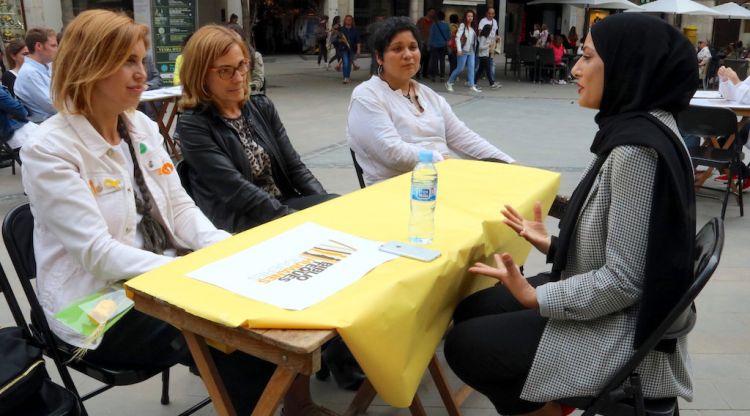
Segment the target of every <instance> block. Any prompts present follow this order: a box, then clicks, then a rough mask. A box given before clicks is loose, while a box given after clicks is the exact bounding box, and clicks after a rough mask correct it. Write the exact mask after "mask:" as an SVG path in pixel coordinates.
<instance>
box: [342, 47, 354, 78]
mask: <svg viewBox="0 0 750 416" xmlns="http://www.w3.org/2000/svg"><path fill="white" fill-rule="evenodd" d="M352 55H353V54H352V51H349V50H347V51H344V52H343V53H342V54H341V58H342V60H343V64H342V69H341V71H342V72H343V73H344V79H348V78H351V76H352V62H353V61H354V59H352V58H353V57H352Z"/></svg>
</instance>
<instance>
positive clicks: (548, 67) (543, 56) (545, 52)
mask: <svg viewBox="0 0 750 416" xmlns="http://www.w3.org/2000/svg"><path fill="white" fill-rule="evenodd" d="M537 49H538V51H537V52H538V56H539V79H540V82H541V75H542V73H544V72H545V71H550V72H551V73H552V80H553V81H557V80H559V79H560V78H559V77H558V73H559V72H560V71H565V65H563V64H560V65H557V64H556V63H555V53H554V52H553V51H552V49H550V48H537Z"/></svg>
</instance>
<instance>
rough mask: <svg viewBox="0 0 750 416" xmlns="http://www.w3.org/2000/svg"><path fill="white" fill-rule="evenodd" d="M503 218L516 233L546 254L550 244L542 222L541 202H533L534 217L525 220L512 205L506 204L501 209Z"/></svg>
mask: <svg viewBox="0 0 750 416" xmlns="http://www.w3.org/2000/svg"><path fill="white" fill-rule="evenodd" d="M501 212H502V214H503V216H504V217H505V219H504V220H503V222H504V223H505V224H506V225H507V226H508V227H510V228H512V229H513V230H515V231H516V232H517V233H518V235H520V236H521V237H523V238H525V239H526V241H528V242H529V243H531V244H532V245H533V246H534V247H536V249H537V250H539V251H541V252H542V253H544V254H547V252H548V251H549V246H550V242H551V239H550V236H549V233H547V227H545V226H544V223H543V222H542V204H541V203H540V202H539V201H537V202H535V203H534V219H533V220H527V219H525V218H523V217H522V216H521V214H519V213H518V211H516V210H515V209H514V208H513V207H512V206H510V205H506V206H505V209H504V210H502V211H501Z"/></svg>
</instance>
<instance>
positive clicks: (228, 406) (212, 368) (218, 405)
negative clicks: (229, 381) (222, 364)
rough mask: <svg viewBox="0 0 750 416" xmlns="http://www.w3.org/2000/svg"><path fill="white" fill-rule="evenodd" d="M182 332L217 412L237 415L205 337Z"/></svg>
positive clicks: (230, 415) (225, 415)
mask: <svg viewBox="0 0 750 416" xmlns="http://www.w3.org/2000/svg"><path fill="white" fill-rule="evenodd" d="M182 334H183V335H184V336H185V340H186V341H187V344H188V348H190V353H191V354H192V355H193V360H195V365H196V366H198V371H200V375H201V378H202V379H203V383H204V384H205V385H206V389H207V390H208V395H209V396H210V397H211V401H212V402H213V404H214V408H215V409H216V413H218V414H219V416H236V415H237V413H236V412H235V410H234V406H233V405H232V401H231V400H230V399H229V394H227V391H226V389H225V388H224V382H223V381H222V380H221V376H220V375H219V371H218V370H217V369H216V365H215V364H214V360H213V358H212V357H211V353H210V352H209V351H208V345H206V340H205V338H203V337H202V336H200V335H197V334H194V333H192V332H190V331H185V330H183V331H182Z"/></svg>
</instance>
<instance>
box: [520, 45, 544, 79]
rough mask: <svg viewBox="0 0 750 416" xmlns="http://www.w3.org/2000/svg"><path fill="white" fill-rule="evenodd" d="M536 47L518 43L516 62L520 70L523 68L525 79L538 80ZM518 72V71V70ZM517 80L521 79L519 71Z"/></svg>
mask: <svg viewBox="0 0 750 416" xmlns="http://www.w3.org/2000/svg"><path fill="white" fill-rule="evenodd" d="M537 49H538V48H535V47H533V46H525V45H520V46H519V47H518V63H519V68H520V70H525V72H526V79H530V80H531V81H532V82H536V81H538V79H539V78H538V75H539V74H538V72H539V71H538V66H537V63H538V62H537ZM519 72H520V71H519ZM518 80H519V81H520V80H521V75H520V73H519V75H518Z"/></svg>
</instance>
